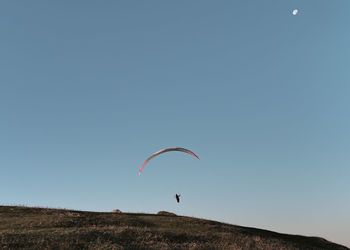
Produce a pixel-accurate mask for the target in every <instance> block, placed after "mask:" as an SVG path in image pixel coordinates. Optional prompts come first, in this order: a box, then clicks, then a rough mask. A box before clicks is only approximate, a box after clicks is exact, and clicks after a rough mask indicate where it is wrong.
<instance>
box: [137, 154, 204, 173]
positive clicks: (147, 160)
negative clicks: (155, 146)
mask: <svg viewBox="0 0 350 250" xmlns="http://www.w3.org/2000/svg"><path fill="white" fill-rule="evenodd" d="M170 151H180V152H184V153H187V154H190V155H192V156H194V157H196V158H197V159H198V160H199V157H198V156H197V155H196V154H195V153H193V152H192V151H191V150H189V149H185V148H165V149H162V150H159V151H158V152H155V153H154V154H152V155H151V156H150V157H148V158H147V159H146V160H145V162H144V163H143V164H142V167H141V169H140V172H139V175H141V173H142V170H143V168H144V167H145V165H146V164H147V162H149V161H150V160H151V159H152V158H153V157H156V156H157V155H160V154H163V153H165V152H170Z"/></svg>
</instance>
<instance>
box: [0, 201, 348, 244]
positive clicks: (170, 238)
mask: <svg viewBox="0 0 350 250" xmlns="http://www.w3.org/2000/svg"><path fill="white" fill-rule="evenodd" d="M0 248H1V249H19V248H20V249H348V248H346V247H343V246H340V245H337V244H334V243H331V242H328V241H326V240H324V239H322V238H317V237H304V236H297V235H287V234H279V233H275V232H271V231H266V230H260V229H255V228H246V227H240V226H233V225H229V224H224V223H219V222H215V221H208V220H203V219H196V218H190V217H182V216H172V215H151V214H132V213H96V212H82V211H72V210H66V209H48V208H31V207H23V206H22V207H16V206H0Z"/></svg>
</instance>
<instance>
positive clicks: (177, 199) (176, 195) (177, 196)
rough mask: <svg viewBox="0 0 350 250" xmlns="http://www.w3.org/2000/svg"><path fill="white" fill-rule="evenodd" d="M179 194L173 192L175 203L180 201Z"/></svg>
mask: <svg viewBox="0 0 350 250" xmlns="http://www.w3.org/2000/svg"><path fill="white" fill-rule="evenodd" d="M180 196H181V195H179V194H175V196H174V198H175V199H176V201H177V203H179V202H180Z"/></svg>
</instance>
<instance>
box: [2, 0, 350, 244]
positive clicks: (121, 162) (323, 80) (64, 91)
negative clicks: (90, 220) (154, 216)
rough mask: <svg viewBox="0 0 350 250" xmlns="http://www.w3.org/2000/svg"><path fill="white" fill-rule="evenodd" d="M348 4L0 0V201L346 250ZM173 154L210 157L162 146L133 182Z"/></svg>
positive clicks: (343, 0)
mask: <svg viewBox="0 0 350 250" xmlns="http://www.w3.org/2000/svg"><path fill="white" fill-rule="evenodd" d="M295 8H297V9H299V13H298V15H296V16H293V15H292V14H291V11H292V10H293V9H295ZM349 10H350V1H349V0H336V1H330V0H308V1H302V0H293V1H292V0H286V1H278V0H274V1H272V0H264V1H261V0H255V1H245V0H244V1H243V0H239V1H204V0H193V1H187V0H186V1H185V0H182V1H161V0H159V1H2V2H1V3H0V35H1V39H0V167H1V170H2V174H1V176H0V202H1V204H24V205H29V206H48V207H64V208H73V209H80V210H94V211H110V210H112V209H115V208H118V209H121V210H122V211H130V212H148V213H154V212H157V211H159V210H168V211H174V212H175V213H178V214H183V215H188V216H196V217H203V218H209V219H214V220H219V221H224V222H228V223H232V224H240V225H243V226H252V227H259V228H265V229H270V230H275V231H279V232H285V233H293V234H305V235H317V236H322V237H325V238H327V239H329V240H332V241H336V242H338V243H343V244H346V245H348V246H350V240H349V235H350V215H349V211H350V193H349V192H350V191H349V190H350V181H349V179H350V167H349V166H350V152H349V151H350V130H349V128H350V115H349V114H350V98H349V97H350V46H349V44H350V29H349V24H350V15H349ZM174 146H177V147H185V148H189V149H191V150H193V151H194V152H195V153H196V154H198V156H199V157H200V158H201V161H198V160H196V159H195V158H192V157H191V156H189V155H186V154H181V153H176V152H175V153H174V152H173V153H168V154H166V155H165V154H164V155H162V156H160V157H158V158H156V159H154V160H152V162H150V164H149V165H147V166H146V168H145V169H144V172H143V175H142V176H141V177H139V176H138V171H139V168H140V167H141V165H142V163H143V161H144V160H145V158H146V157H148V156H149V155H150V154H151V153H153V152H155V151H157V150H159V149H162V148H164V147H174ZM176 192H177V193H181V194H182V202H181V203H180V204H179V205H178V204H176V203H175V200H174V199H173V195H174V194H175V193H176Z"/></svg>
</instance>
